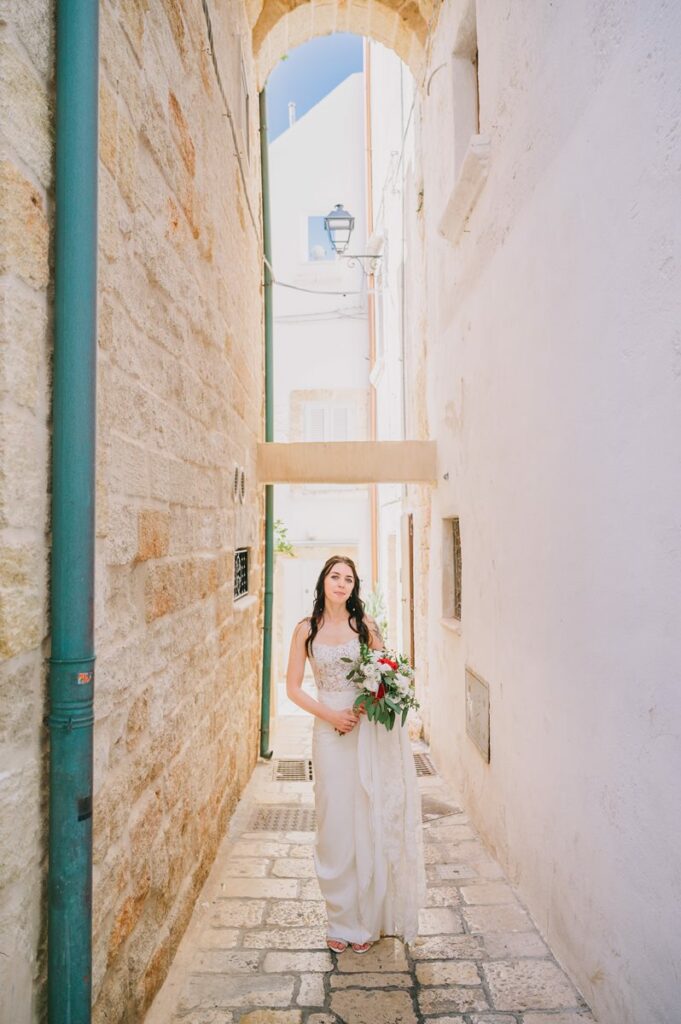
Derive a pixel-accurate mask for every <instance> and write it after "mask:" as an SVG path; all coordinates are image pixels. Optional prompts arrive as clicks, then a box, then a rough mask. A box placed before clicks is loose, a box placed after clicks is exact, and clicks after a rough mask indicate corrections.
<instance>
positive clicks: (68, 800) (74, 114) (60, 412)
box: [47, 0, 99, 1024]
mask: <svg viewBox="0 0 681 1024" xmlns="http://www.w3.org/2000/svg"><path fill="white" fill-rule="evenodd" d="M98 35H99V25H98V2H97V0H57V9H56V158H55V159H56V168H55V190H56V204H55V296H54V369H53V396H52V551H51V579H50V634H51V657H50V659H49V715H48V718H47V725H48V727H49V733H50V794H49V816H50V817H49V873H48V925H47V932H48V951H47V956H48V976H47V990H48V991H47V999H48V1020H49V1022H50V1024H87V1022H89V1021H90V1005H91V997H92V948H91V945H92V943H91V931H92V733H93V722H94V713H93V708H94V661H95V657H94V642H93V634H94V629H93V625H94V624H93V618H94V536H95V426H96V421H95V394H96V392H95V383H96V379H95V374H96V361H95V360H96V344H97V339H96V323H97V319H96V310H97V99H98V59H99V58H98Z"/></svg>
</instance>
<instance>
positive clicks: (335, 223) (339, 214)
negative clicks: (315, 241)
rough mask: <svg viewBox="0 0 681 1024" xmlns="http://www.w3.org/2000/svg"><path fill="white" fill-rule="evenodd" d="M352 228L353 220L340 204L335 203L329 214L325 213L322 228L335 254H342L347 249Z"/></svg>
mask: <svg viewBox="0 0 681 1024" xmlns="http://www.w3.org/2000/svg"><path fill="white" fill-rule="evenodd" d="M354 226H355V218H354V217H353V216H352V214H351V213H348V211H347V210H345V209H344V208H343V205H342V203H336V205H335V206H334V208H333V210H332V211H331V213H327V215H326V217H325V218H324V227H325V228H326V230H327V231H328V233H329V238H330V239H331V245H332V246H333V248H334V249H335V251H336V252H337V253H343V252H345V250H346V249H347V246H348V242H349V241H350V235H351V234H352V231H353V228H354Z"/></svg>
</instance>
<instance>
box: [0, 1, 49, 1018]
mask: <svg viewBox="0 0 681 1024" xmlns="http://www.w3.org/2000/svg"><path fill="white" fill-rule="evenodd" d="M51 22H52V3H51V2H50V0H36V2H34V3H31V4H25V3H23V2H20V0H3V2H2V3H0V751H1V754H0V950H1V951H2V955H1V956H0V1019H2V1020H8V1021H10V1020H11V1021H17V1022H20V1024H23V1022H25V1021H30V1020H37V1019H38V1017H39V1015H40V1014H41V994H40V985H39V984H38V979H39V978H40V976H41V974H42V972H43V969H44V966H43V959H44V958H43V949H44V917H43V901H42V897H43V879H44V865H45V853H46V833H45V817H44V813H45V788H44V755H45V739H44V734H43V730H42V725H41V720H42V715H43V713H44V659H45V654H46V634H47V625H46V621H47V620H46V616H47V580H48V557H49V551H48V531H49V501H48V494H47V480H48V461H49V423H48V421H49V415H50V372H51V367H50V354H51V338H50V300H49V285H50V248H51V222H52V213H51V211H52V193H51V190H52V174H53V166H52V165H53V161H52V142H51V128H52V102H51V93H52V29H51Z"/></svg>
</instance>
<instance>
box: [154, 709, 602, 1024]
mask: <svg viewBox="0 0 681 1024" xmlns="http://www.w3.org/2000/svg"><path fill="white" fill-rule="evenodd" d="M311 736H312V717H311V716H309V715H306V714H305V713H302V714H298V715H288V714H287V715H282V716H280V717H279V718H277V719H276V725H275V730H274V735H273V740H274V742H273V745H274V748H275V752H276V753H275V757H274V758H273V760H272V761H271V762H265V761H262V760H261V761H259V763H258V764H257V765H256V768H255V771H254V773H253V776H252V778H251V780H250V782H249V784H248V786H247V787H246V790H245V792H244V795H243V797H242V799H241V801H240V803H239V805H238V808H237V811H236V813H235V815H234V817H233V818H232V821H231V823H230V828H229V831H228V834H227V836H226V837H225V839H224V841H223V843H222V845H221V848H220V850H219V852H218V855H217V858H216V860H215V864H214V866H213V869H212V871H211V873H210V875H209V877H208V879H207V882H206V884H205V886H204V889H203V892H202V893H201V895H200V897H199V899H198V901H197V904H196V908H195V910H194V914H193V917H192V920H191V923H190V925H189V927H188V929H187V931H186V933H185V936H184V938H183V940H182V942H181V944H180V947H179V950H178V953H177V955H176V957H175V959H174V962H173V964H172V966H171V968H170V972H169V974H168V977H167V979H166V982H165V984H164V985H163V987H162V989H161V990H160V992H159V994H158V996H157V998H156V1000H155V1002H154V1004H153V1005H152V1007H151V1009H150V1011H149V1013H148V1014H147V1017H146V1018H145V1024H171V1022H172V1024H303V1022H305V1024H417V1022H419V1024H420V1022H421V1021H432V1022H433V1024H435V1022H437V1024H586V1022H588V1021H593V1020H594V1018H593V1017H592V1016H591V1014H590V1012H589V1010H588V1008H587V1006H586V1003H585V1002H584V1000H583V999H582V998H581V997H580V994H579V993H578V992H577V991H576V989H575V988H574V986H573V985H572V984H571V982H570V980H569V979H568V978H567V976H566V975H565V973H564V972H563V970H562V969H561V967H560V966H559V965H558V964H557V963H556V960H555V959H554V958H553V956H552V954H551V951H550V949H548V948H547V946H546V945H545V944H544V942H543V941H542V939H541V936H540V935H539V933H538V931H537V929H536V928H535V926H534V924H533V922H532V919H531V918H530V916H529V914H528V913H527V911H526V910H525V908H524V907H523V906H522V903H521V902H520V900H519V899H518V897H517V895H516V894H515V892H514V891H513V888H512V887H511V886H510V885H509V884H508V882H507V881H506V879H505V878H504V875H503V872H502V870H501V869H500V867H499V865H498V864H497V862H496V861H495V859H494V858H493V857H492V856H491V855H490V854H489V853H488V852H487V850H486V849H485V847H484V845H483V843H482V842H481V841H480V838H479V836H478V835H477V833H476V832H475V830H474V829H473V828H472V826H471V823H470V821H469V819H468V817H467V816H466V815H465V814H464V813H463V812H462V811H461V809H460V807H459V806H458V805H457V802H456V797H455V795H454V794H453V793H452V791H451V789H450V788H449V787H448V786H447V785H446V784H445V783H444V782H443V781H442V779H441V778H440V777H439V776H438V774H437V772H436V771H435V766H434V765H433V763H432V760H431V759H430V757H429V755H428V752H427V748H426V746H425V745H424V744H423V743H421V742H418V743H416V744H414V753H415V757H416V759H417V771H418V773H419V782H420V789H421V800H422V810H423V823H424V838H425V843H426V846H425V858H426V865H427V867H426V870H427V874H428V906H427V908H426V909H425V910H423V911H422V917H421V929H420V935H419V938H418V939H417V940H416V941H415V942H414V943H413V944H412V945H411V946H407V947H405V946H404V945H403V944H402V942H400V941H399V940H397V939H394V938H383V939H382V940H381V941H380V942H379V943H377V944H376V945H375V946H374V947H373V948H372V949H370V950H369V952H368V953H367V954H365V955H363V956H358V955H356V954H354V953H353V952H352V951H351V950H350V949H347V950H346V951H345V952H344V953H342V954H340V955H336V954H335V953H332V952H331V951H330V950H328V949H327V947H326V943H325V918H324V904H323V902H322V898H321V894H320V891H319V887H318V884H317V880H316V878H315V872H314V865H313V862H312V844H313V842H314V831H313V830H314V809H313V781H312V780H311V779H310V775H311V771H312V769H311V762H310V760H309V758H310V744H311ZM301 776H303V777H304V781H298V780H299V779H300V777H301Z"/></svg>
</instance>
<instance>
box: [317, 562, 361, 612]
mask: <svg viewBox="0 0 681 1024" xmlns="http://www.w3.org/2000/svg"><path fill="white" fill-rule="evenodd" d="M354 586H355V577H354V574H353V571H352V569H351V568H350V566H349V565H346V564H345V562H336V563H335V564H334V565H332V566H331V569H330V570H329V572H328V573H327V574H326V577H325V579H324V597H325V598H326V600H327V601H331V602H332V603H334V604H336V603H338V602H341V601H342V602H345V601H347V599H348V598H349V597H350V594H351V593H352V590H353V587H354Z"/></svg>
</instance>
